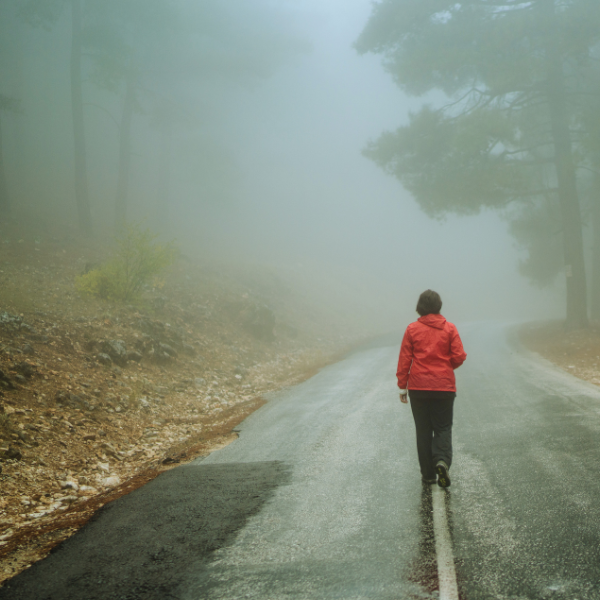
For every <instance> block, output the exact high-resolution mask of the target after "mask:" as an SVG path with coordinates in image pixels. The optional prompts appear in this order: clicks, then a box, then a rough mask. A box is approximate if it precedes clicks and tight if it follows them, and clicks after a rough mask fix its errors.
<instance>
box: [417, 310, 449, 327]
mask: <svg viewBox="0 0 600 600" xmlns="http://www.w3.org/2000/svg"><path fill="white" fill-rule="evenodd" d="M418 321H419V323H423V325H427V326H428V327H433V328H435V329H444V326H445V325H446V318H445V317H443V316H442V315H434V314H430V315H425V316H424V317H420V318H419V319H418Z"/></svg>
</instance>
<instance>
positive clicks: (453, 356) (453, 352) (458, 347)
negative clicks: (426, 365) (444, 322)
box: [450, 327, 467, 369]
mask: <svg viewBox="0 0 600 600" xmlns="http://www.w3.org/2000/svg"><path fill="white" fill-rule="evenodd" d="M466 358H467V353H466V352H465V350H464V348H463V345H462V341H461V339H460V336H459V335H458V331H457V330H456V327H453V328H452V335H451V338H450V364H451V365H452V368H453V369H458V367H460V365H462V364H463V363H464V362H465V360H466Z"/></svg>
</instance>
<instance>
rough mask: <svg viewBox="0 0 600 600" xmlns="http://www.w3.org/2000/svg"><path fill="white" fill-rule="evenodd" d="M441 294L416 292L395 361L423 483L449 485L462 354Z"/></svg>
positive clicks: (465, 356) (463, 352) (455, 331)
mask: <svg viewBox="0 0 600 600" xmlns="http://www.w3.org/2000/svg"><path fill="white" fill-rule="evenodd" d="M441 309H442V299H441V298H440V295H439V294H438V293H436V292H434V291H432V290H427V291H425V292H423V293H422V294H421V295H420V296H419V302H418V303H417V312H418V313H419V315H420V318H419V319H418V320H417V321H415V322H414V323H411V324H410V325H409V326H408V327H407V328H406V332H405V333H404V338H403V339H402V346H401V347H400V358H399V360H398V370H397V372H396V376H397V377H398V387H399V388H400V400H401V401H402V402H403V403H404V404H406V403H408V398H407V395H408V396H409V397H410V407H411V409H412V413H413V417H414V419H415V426H416V430H417V453H418V455H419V465H420V467H421V477H422V479H423V482H424V483H429V484H431V483H435V482H436V475H437V484H438V485H439V486H440V487H444V488H446V487H448V486H449V485H450V475H449V470H450V465H451V464H452V413H453V407H454V398H455V397H456V382H455V378H454V370H455V369H458V367H460V365H462V364H463V362H464V361H465V359H466V358H467V354H466V353H465V351H464V349H463V345H462V342H461V340H460V336H459V335H458V331H457V329H456V327H455V326H454V325H453V324H452V323H449V322H448V321H446V319H445V318H444V317H443V316H442V315H441V314H440V310H441Z"/></svg>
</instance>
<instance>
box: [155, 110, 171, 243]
mask: <svg viewBox="0 0 600 600" xmlns="http://www.w3.org/2000/svg"><path fill="white" fill-rule="evenodd" d="M162 117H163V118H162V119H161V123H160V158H159V164H158V186H157V205H156V217H157V223H156V225H157V228H158V229H159V230H160V231H163V232H166V231H168V229H169V204H170V202H169V201H170V187H171V144H172V136H173V132H172V125H171V119H170V115H169V112H168V109H167V110H166V112H165V113H164V114H163V115H162Z"/></svg>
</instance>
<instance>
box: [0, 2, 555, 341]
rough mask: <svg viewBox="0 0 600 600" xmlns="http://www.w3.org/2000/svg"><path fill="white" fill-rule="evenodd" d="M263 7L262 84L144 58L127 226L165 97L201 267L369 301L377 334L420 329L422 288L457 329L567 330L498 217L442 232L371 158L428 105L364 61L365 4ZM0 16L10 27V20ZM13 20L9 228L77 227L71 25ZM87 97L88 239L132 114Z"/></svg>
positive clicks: (179, 214)
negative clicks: (16, 109)
mask: <svg viewBox="0 0 600 600" xmlns="http://www.w3.org/2000/svg"><path fill="white" fill-rule="evenodd" d="M180 4H181V5H183V6H185V5H186V3H185V2H183V3H180ZM238 4H239V3H238ZM188 5H190V6H192V5H194V3H193V2H191V0H190V2H188ZM256 6H257V7H260V11H259V12H258V13H257V14H258V17H257V18H259V17H260V16H261V15H266V14H270V15H271V16H270V17H269V18H270V19H272V21H269V22H268V23H263V22H261V21H257V22H254V21H253V20H252V15H251V13H252V11H251V9H250V8H249V7H248V6H247V7H246V10H247V12H248V15H249V16H247V20H246V27H247V28H250V29H252V27H261V28H262V27H264V28H265V30H269V31H272V30H275V31H276V33H277V39H278V40H279V42H280V44H281V47H280V49H279V50H278V51H277V53H276V55H275V56H273V57H272V61H271V63H272V64H267V65H265V66H264V73H258V74H253V73H251V74H250V75H248V76H246V75H242V76H240V77H237V76H230V75H229V74H226V73H220V72H219V69H218V67H215V66H212V67H210V68H206V69H205V70H204V71H203V70H202V69H199V68H198V66H197V64H196V63H194V60H196V59H197V56H195V57H190V63H189V66H186V64H185V61H184V62H183V63H182V64H181V68H182V69H184V68H190V69H192V70H193V74H192V71H190V75H189V77H187V76H186V75H185V72H184V73H183V77H182V76H181V75H182V74H181V73H174V72H173V71H172V67H170V66H169V65H168V64H167V65H163V66H161V65H160V61H157V60H155V58H153V55H152V54H151V53H150V55H149V58H148V57H146V58H147V60H149V61H150V62H151V63H152V67H153V68H152V69H149V74H148V75H146V76H145V78H144V81H143V85H141V86H140V87H143V88H144V89H150V90H151V91H149V92H148V93H147V94H146V95H144V94H142V93H141V92H140V94H139V104H140V106H139V110H137V111H136V113H135V115H134V118H133V122H132V167H131V181H130V186H129V193H130V197H129V199H130V204H129V213H128V217H129V218H132V219H136V220H142V219H147V222H149V223H152V224H153V226H154V225H156V224H157V221H156V219H155V216H154V213H155V204H156V199H155V197H156V193H157V192H156V188H157V184H156V171H157V166H156V165H157V164H158V163H159V161H160V152H161V148H160V144H159V143H158V142H157V136H158V134H157V126H156V124H155V123H153V120H154V121H156V118H155V116H154V113H153V111H154V110H155V108H153V107H154V106H155V105H156V104H157V102H156V98H157V97H158V96H160V94H162V93H165V94H166V92H164V90H168V94H169V95H170V96H169V97H170V98H172V102H173V103H174V104H176V105H177V107H178V110H179V113H178V115H179V116H178V117H177V123H176V125H175V127H174V133H173V138H172V141H171V143H172V148H173V153H172V163H171V169H170V173H169V181H170V191H169V218H168V224H167V222H165V221H162V222H160V223H159V225H160V227H161V228H162V230H163V232H164V235H165V236H166V237H168V238H176V239H177V240H178V242H179V243H180V244H181V246H182V248H183V249H184V251H185V252H186V253H187V254H189V255H190V256H194V257H196V256H197V257H201V258H202V259H203V260H208V261H213V262H214V263H215V264H221V263H223V264H226V263H237V264H243V263H248V264H254V265H255V264H261V265H267V266H269V267H270V268H273V269H275V270H277V271H278V272H281V273H282V274H285V275H284V276H285V277H290V278H292V279H293V278H296V279H297V280H298V281H304V282H305V285H307V286H308V287H311V289H310V293H311V294H312V295H314V297H316V298H318V297H319V295H320V294H321V295H322V296H323V302H328V301H329V302H343V299H344V298H347V299H348V300H350V299H351V301H352V303H353V304H358V305H362V306H363V308H364V312H365V313H368V312H372V313H373V322H374V323H376V327H377V328H378V329H379V330H381V329H382V328H384V327H385V326H386V325H385V324H386V323H387V324H388V325H389V329H399V328H401V327H403V326H404V325H405V324H406V321H407V320H408V319H413V318H414V317H415V316H416V315H415V313H414V306H415V304H416V300H417V297H418V295H419V294H420V293H421V292H422V291H423V290H425V289H427V288H431V289H434V290H436V291H438V292H439V293H440V295H441V296H442V299H443V301H444V309H443V312H444V314H445V316H446V317H447V318H449V319H451V320H455V321H469V320H479V319H490V318H493V319H507V320H516V319H532V318H535V319H539V318H556V317H560V316H562V315H563V313H564V310H565V308H564V295H565V294H564V283H563V280H564V277H563V278H561V277H560V276H559V277H558V278H557V279H556V281H555V282H554V283H553V284H552V285H550V286H549V287H546V288H544V289H539V288H537V287H535V286H533V285H532V284H531V283H530V282H529V281H528V280H527V279H526V278H525V277H523V276H522V275H520V274H519V263H520V261H521V260H523V258H524V253H523V250H522V249H520V248H519V247H518V246H517V245H516V242H515V240H514V238H513V237H511V235H510V234H509V232H508V228H507V223H506V220H505V219H503V216H502V213H501V212H494V211H492V210H485V209H484V210H483V211H482V212H481V213H480V214H478V215H472V216H453V215H448V216H446V217H445V218H442V219H439V220H435V219H431V218H430V217H428V216H427V215H425V214H424V213H423V212H422V210H421V209H420V207H419V205H418V204H417V203H416V202H415V200H414V198H413V197H412V196H411V194H410V193H409V192H407V191H406V190H405V189H403V187H402V185H401V184H400V183H399V182H398V181H397V180H396V179H395V178H393V177H390V176H389V175H386V174H385V173H384V172H383V170H381V169H380V168H379V167H378V166H376V165H375V164H374V163H373V162H372V161H371V160H369V159H368V158H366V157H365V156H363V155H362V154H361V150H362V149H363V148H364V147H365V145H366V144H367V142H368V141H369V140H372V139H375V138H377V137H378V136H379V135H380V134H381V132H382V131H384V130H395V129H396V128H397V127H398V126H400V125H403V124H406V123H408V118H409V117H408V115H409V113H410V112H411V111H416V110H418V109H419V107H420V106H421V105H422V104H423V103H424V99H423V98H415V97H408V96H407V95H405V94H404V93H403V92H402V91H401V90H400V89H399V88H398V87H397V86H396V85H395V84H394V82H393V81H392V78H391V77H390V75H389V73H387V72H385V70H384V68H383V67H382V65H381V62H382V60H381V56H376V55H373V54H365V55H359V54H358V52H357V51H356V49H355V48H354V47H353V43H354V42H355V41H356V40H357V38H358V37H359V35H360V33H361V31H362V30H363V29H364V27H365V25H366V23H367V21H368V19H369V15H370V13H371V10H372V3H371V1H370V0H280V1H271V2H266V1H265V2H257V3H256ZM0 10H4V11H5V12H4V15H5V19H6V15H8V14H9V13H10V7H8V8H5V9H0ZM269 11H271V12H269ZM11 19H14V21H13V24H12V25H11V24H9V21H8V20H4V23H3V25H2V35H3V36H4V39H5V41H4V43H3V45H2V46H3V47H2V59H1V60H2V66H3V75H2V76H1V77H2V78H1V79H0V84H1V85H2V88H1V89H0V93H3V94H6V95H8V96H15V97H18V98H20V99H21V101H22V108H23V110H22V112H21V114H8V113H3V133H4V136H3V145H4V155H5V165H6V172H7V180H8V188H9V192H10V196H11V202H12V205H13V207H14V210H13V214H17V215H28V216H29V217H31V216H32V215H36V216H37V217H38V218H41V219H58V220H64V221H65V222H68V223H69V224H70V226H72V227H74V223H75V222H76V218H75V216H74V199H73V191H72V187H73V185H72V169H73V164H72V158H71V153H72V130H71V128H72V125H71V121H70V118H71V117H70V110H71V106H70V96H69V70H68V63H69V51H70V33H69V27H70V25H69V20H68V19H67V18H66V17H65V16H63V17H61V18H59V19H58V21H57V23H56V24H55V25H53V27H52V28H51V29H50V30H46V29H43V28H32V27H30V26H29V25H27V24H24V23H22V22H20V21H19V23H18V25H16V26H13V25H14V23H16V22H17V20H16V18H14V16H13V17H11ZM269 35H271V34H269ZM240 43H241V42H240ZM201 50H202V48H200V49H198V47H196V48H195V52H199V51H200V52H201ZM154 52H155V53H156V52H157V50H156V49H155V50H154ZM257 53H260V52H259V51H258V50H257ZM158 55H159V56H160V55H161V52H160V51H158ZM216 64H217V63H216ZM238 67H239V65H238ZM236 68H237V67H236ZM239 68H240V69H241V68H242V67H239ZM199 73H200V75H201V76H199ZM88 75H89V73H88ZM226 75H227V76H226ZM84 98H85V103H86V107H85V125H86V143H87V157H88V168H89V182H90V203H91V206H92V215H93V218H94V228H95V231H96V235H98V236H102V235H109V234H110V233H111V227H112V221H113V218H114V217H113V203H114V200H113V198H114V190H115V186H116V165H117V154H116V151H117V148H118V143H119V129H118V120H119V119H120V111H121V110H122V103H123V101H122V98H121V95H120V94H115V93H112V91H111V90H107V89H101V88H98V87H94V85H93V83H91V82H90V81H89V80H88V81H85V82H84ZM429 99H430V100H431V101H432V102H435V100H436V97H435V96H431V97H430V98H429ZM425 100H427V98H426V99H425ZM23 218H25V217H23ZM310 282H312V283H310ZM319 282H321V283H322V284H323V285H322V286H321V283H319ZM332 290H337V292H336V291H332ZM330 294H333V296H330Z"/></svg>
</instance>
